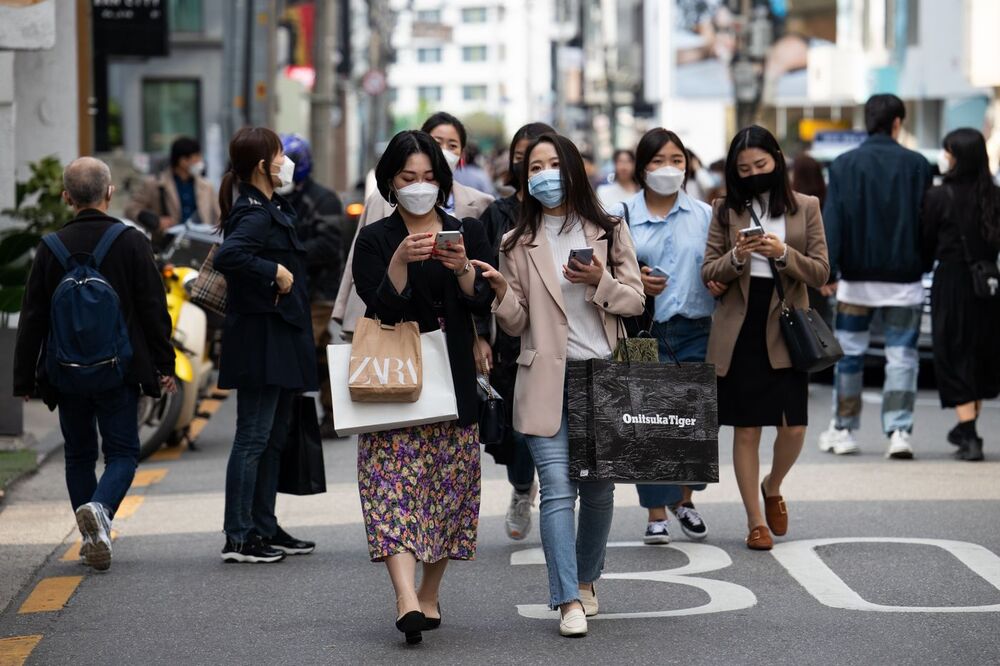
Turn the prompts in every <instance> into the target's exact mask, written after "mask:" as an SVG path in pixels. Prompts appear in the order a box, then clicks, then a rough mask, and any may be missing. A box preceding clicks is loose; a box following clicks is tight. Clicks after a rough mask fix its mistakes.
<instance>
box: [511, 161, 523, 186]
mask: <svg viewBox="0 0 1000 666" xmlns="http://www.w3.org/2000/svg"><path fill="white" fill-rule="evenodd" d="M523 175H524V162H523V161H521V162H514V164H513V165H512V166H511V169H510V178H511V180H510V184H511V186H512V187H514V189H517V190H520V189H521V178H522V176H523Z"/></svg>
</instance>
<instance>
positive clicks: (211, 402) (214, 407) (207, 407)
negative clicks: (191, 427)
mask: <svg viewBox="0 0 1000 666" xmlns="http://www.w3.org/2000/svg"><path fill="white" fill-rule="evenodd" d="M219 407H222V401H221V400H215V399H212V398H206V399H205V400H202V401H201V402H200V403H198V412H199V413H202V414H209V415H212V414H215V413H216V412H217V411H219Z"/></svg>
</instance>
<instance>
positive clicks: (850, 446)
mask: <svg viewBox="0 0 1000 666" xmlns="http://www.w3.org/2000/svg"><path fill="white" fill-rule="evenodd" d="M905 117H906V109H905V107H904V106H903V102H902V100H900V99H899V98H898V97H896V96H895V95H875V96H873V97H872V98H871V99H869V100H868V102H867V103H866V104H865V123H866V125H867V127H868V134H869V136H868V139H867V140H866V141H865V142H864V143H863V144H861V146H859V147H858V148H856V149H855V150H852V151H849V152H847V153H845V154H844V155H841V156H840V157H838V158H837V159H836V160H835V161H834V163H833V164H832V165H831V166H830V185H829V190H828V192H827V197H826V204H825V205H824V207H823V221H824V223H825V225H826V238H827V244H828V245H829V249H830V275H831V276H832V279H833V280H834V281H833V282H832V283H831V284H829V285H827V286H826V287H824V288H823V293H824V295H827V296H829V295H833V294H836V295H837V301H838V305H837V325H836V329H837V339H838V340H839V341H840V344H841V346H843V348H844V358H843V359H842V360H841V361H840V362H839V363H838V364H837V369H836V381H835V385H834V420H833V423H831V424H830V428H829V429H828V430H827V431H826V432H824V433H823V434H822V435H820V440H819V446H820V449H821V450H823V451H829V452H833V453H836V454H849V453H857V452H858V450H859V449H858V445H857V442H856V440H855V438H854V435H853V431H855V430H857V429H858V428H859V427H860V426H861V379H862V370H863V367H864V358H865V353H866V352H867V350H868V345H869V341H870V337H871V336H870V332H869V329H870V326H871V322H872V318H873V317H874V315H875V314H876V313H879V314H881V317H882V322H883V326H884V331H885V357H886V368H885V386H884V387H883V392H882V428H883V431H884V432H885V434H886V436H887V437H888V439H889V443H888V450H887V452H886V457H888V458H897V459H907V458H912V457H913V447H912V446H911V444H910V433H911V432H912V430H913V407H914V404H915V402H916V397H917V372H918V370H919V357H918V354H917V338H918V336H919V334H920V318H921V314H922V311H923V302H924V289H923V284H922V282H921V277H922V273H923V268H922V263H921V256H920V208H921V205H922V203H923V198H924V192H925V191H926V190H927V188H928V187H929V186H930V184H931V176H932V173H931V166H930V164H929V163H928V162H927V160H926V159H925V158H924V157H923V156H922V155H920V153H916V152H914V151H912V150H907V149H906V148H903V147H902V146H901V145H899V143H898V138H899V133H900V131H901V128H902V124H903V119H904V118H905ZM838 273H839V282H837V276H838Z"/></svg>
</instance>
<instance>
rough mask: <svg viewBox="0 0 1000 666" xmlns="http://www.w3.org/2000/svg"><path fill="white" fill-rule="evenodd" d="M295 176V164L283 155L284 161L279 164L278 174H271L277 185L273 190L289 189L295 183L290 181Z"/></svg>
mask: <svg viewBox="0 0 1000 666" xmlns="http://www.w3.org/2000/svg"><path fill="white" fill-rule="evenodd" d="M294 175H295V162H293V161H292V158H291V157H289V156H288V155H285V161H284V162H282V163H281V166H279V167H278V173H272V174H271V177H272V178H277V179H278V184H277V185H276V186H275V189H278V188H285V187H291V186H292V185H294V183H295V181H294V180H292V176H294Z"/></svg>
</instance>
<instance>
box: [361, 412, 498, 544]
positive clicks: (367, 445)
mask: <svg viewBox="0 0 1000 666" xmlns="http://www.w3.org/2000/svg"><path fill="white" fill-rule="evenodd" d="M358 488H359V490H360V492H361V509H362V513H364V518H365V530H366V531H367V533H368V552H369V555H370V556H371V559H372V561H373V562H380V561H382V560H384V559H385V558H386V557H389V556H390V555H396V554H398V553H405V552H410V553H413V554H414V555H415V556H416V558H417V559H418V560H420V561H421V562H428V563H432V562H437V561H439V560H442V559H445V558H450V559H453V560H471V559H474V558H475V555H476V530H477V528H478V524H479V431H478V428H477V427H476V426H474V425H473V426H467V427H461V426H459V425H457V424H455V423H454V422H446V423H432V424H429V425H423V426H413V427H410V428H401V429H398V430H387V431H384V432H374V433H365V434H361V435H358Z"/></svg>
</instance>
